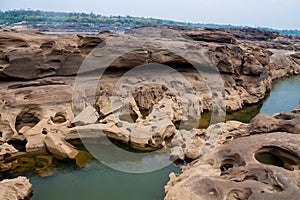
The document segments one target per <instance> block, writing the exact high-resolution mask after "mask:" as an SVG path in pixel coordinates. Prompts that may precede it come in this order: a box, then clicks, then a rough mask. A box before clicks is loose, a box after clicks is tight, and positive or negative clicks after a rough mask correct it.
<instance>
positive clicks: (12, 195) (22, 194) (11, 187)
mask: <svg viewBox="0 0 300 200" xmlns="http://www.w3.org/2000/svg"><path fill="white" fill-rule="evenodd" d="M31 193H32V185H31V183H30V182H29V180H28V179H27V178H26V177H23V176H19V177H17V178H14V179H4V180H2V181H1V182H0V199H3V200H6V199H7V200H8V199H9V200H23V199H29V198H30V195H31Z"/></svg>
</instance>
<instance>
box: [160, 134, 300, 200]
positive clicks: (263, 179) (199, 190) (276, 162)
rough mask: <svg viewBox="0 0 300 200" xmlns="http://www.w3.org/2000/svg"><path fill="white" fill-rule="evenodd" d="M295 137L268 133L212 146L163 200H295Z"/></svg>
mask: <svg viewBox="0 0 300 200" xmlns="http://www.w3.org/2000/svg"><path fill="white" fill-rule="evenodd" d="M299 142H300V138H299V137H298V135H296V136H295V135H292V134H287V133H270V134H267V135H254V136H249V137H244V138H239V139H235V140H233V141H231V142H229V143H228V144H225V145H221V146H218V147H216V148H215V149H214V150H213V151H212V152H211V153H210V154H209V155H207V156H205V157H204V158H202V159H201V160H199V161H198V162H194V163H193V164H191V165H190V166H188V167H187V169H185V170H184V171H183V173H182V174H181V175H179V176H173V175H172V176H170V178H171V180H170V181H169V183H168V185H167V186H166V187H165V190H166V196H165V199H166V200H167V199H183V200H185V199H285V198H289V199H295V200H296V199H298V197H299V195H300V190H299V188H298V187H297V185H299V176H298V173H299V165H300V158H299V156H298V155H299V153H300V152H299V151H300V149H299V145H298V144H299Z"/></svg>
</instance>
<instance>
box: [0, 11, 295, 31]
mask: <svg viewBox="0 0 300 200" xmlns="http://www.w3.org/2000/svg"><path fill="white" fill-rule="evenodd" d="M21 22H23V23H27V24H33V25H34V24H37V23H45V24H49V25H55V24H63V23H77V24H85V23H88V24H93V25H95V26H104V27H105V26H111V25H113V26H120V27H122V26H129V27H134V26H141V25H153V24H158V25H161V24H166V25H179V26H190V27H210V28H249V26H233V25H229V24H228V25H219V24H204V23H186V22H176V21H172V20H163V19H155V18H144V17H132V16H102V15H99V14H94V13H89V14H88V13H66V12H52V11H40V10H31V9H28V10H10V11H0V25H2V26H9V25H13V24H16V23H21ZM258 29H261V30H267V31H277V32H280V33H281V34H297V35H300V30H276V29H271V28H262V27H258Z"/></svg>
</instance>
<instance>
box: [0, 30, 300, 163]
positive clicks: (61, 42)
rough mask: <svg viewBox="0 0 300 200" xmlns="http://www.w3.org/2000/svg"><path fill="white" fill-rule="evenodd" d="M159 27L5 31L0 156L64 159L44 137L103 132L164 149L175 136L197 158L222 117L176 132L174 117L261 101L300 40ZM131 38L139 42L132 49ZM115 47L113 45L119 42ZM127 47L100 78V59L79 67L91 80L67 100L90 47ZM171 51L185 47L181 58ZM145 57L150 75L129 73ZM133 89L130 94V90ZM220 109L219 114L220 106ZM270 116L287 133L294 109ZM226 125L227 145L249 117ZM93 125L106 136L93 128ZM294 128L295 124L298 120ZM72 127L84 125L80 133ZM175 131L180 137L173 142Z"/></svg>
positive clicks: (0, 49)
mask: <svg viewBox="0 0 300 200" xmlns="http://www.w3.org/2000/svg"><path fill="white" fill-rule="evenodd" d="M159 28H160V29H156V28H153V27H150V28H148V29H145V30H143V29H132V30H129V31H127V32H126V33H125V35H124V36H122V35H117V34H114V33H110V32H103V33H99V34H95V35H77V34H73V35H45V34H42V33H38V32H32V31H21V32H17V31H13V30H6V29H1V30H0V78H1V80H0V94H1V95H0V96H1V97H0V114H1V115H0V141H1V145H3V147H1V148H2V149H1V158H2V159H4V158H5V157H9V156H12V157H14V156H18V155H19V154H20V153H21V154H22V153H33V152H36V151H42V152H47V151H49V150H50V149H51V150H50V152H52V153H54V152H55V153H54V154H61V157H63V158H65V157H68V158H73V157H74V156H73V154H72V155H68V153H66V152H64V151H65V150H66V149H64V148H63V149H60V150H59V151H58V152H56V151H55V150H54V149H55V147H54V146H55V145H53V144H56V143H55V142H56V141H53V143H51V142H50V141H51V140H52V139H53V138H57V139H58V140H59V141H61V144H65V145H66V146H68V147H70V145H68V143H67V141H66V140H74V139H78V138H79V137H80V136H82V137H84V138H91V139H95V138H98V139H99V138H101V137H105V136H108V137H109V138H111V139H113V140H118V141H121V142H123V143H125V144H128V145H131V146H132V147H134V148H136V149H139V150H155V149H158V148H162V147H164V146H166V145H167V144H168V142H169V140H170V139H172V138H173V137H174V138H175V139H174V140H173V141H172V142H171V146H172V145H173V144H174V145H173V146H172V147H175V148H174V149H173V153H172V155H173V159H183V158H188V159H195V158H197V157H199V155H200V154H201V152H198V150H197V148H196V149H195V147H196V146H197V145H200V144H202V143H204V144H206V146H207V147H205V148H206V149H210V148H212V147H213V146H214V144H211V143H210V142H209V141H210V138H209V137H207V135H209V134H208V132H209V131H214V132H217V133H218V134H217V135H224V133H222V131H219V130H221V129H220V127H218V126H219V125H218V126H215V127H214V128H213V127H211V128H210V129H208V130H195V131H185V130H180V131H178V130H177V129H178V126H177V125H178V124H180V123H181V122H186V121H188V120H190V119H191V118H196V117H197V116H198V115H199V114H200V113H201V112H203V111H209V110H212V105H213V104H214V103H215V102H214V101H213V98H212V97H214V96H218V97H221V96H222V97H223V96H224V95H225V96H224V99H225V100H224V101H222V102H224V103H225V107H226V108H227V109H229V110H232V111H233V110H237V109H240V108H242V107H243V105H245V104H253V103H257V102H259V101H260V100H261V99H263V98H264V97H265V94H266V92H267V91H268V90H270V89H271V84H272V80H273V79H276V78H281V77H284V76H288V75H293V74H298V73H299V71H300V65H299V63H300V56H299V49H300V47H299V46H300V45H299V44H300V42H299V39H297V38H291V37H288V36H284V35H279V34H277V33H271V32H264V31H258V30H254V29H253V30H252V29H249V30H248V29H245V30H238V29H203V28H201V29H193V30H191V29H180V30H178V31H177V32H174V30H176V27H173V28H171V29H172V31H170V30H168V29H165V28H164V27H159ZM161 28H162V29H161ZM169 28H170V27H169ZM151 31H153V32H155V34H151V33H152V32H151ZM112 38H113V39H115V40H114V41H115V43H113V44H108V46H107V47H103V44H102V47H100V48H99V49H96V50H94V51H93V49H94V48H95V47H96V46H97V45H98V44H101V43H102V42H103V41H105V40H106V42H107V40H108V39H112ZM128 41H135V42H136V43H134V42H128ZM107 43H108V42H107ZM137 44H138V45H140V46H139V48H134V47H136V45H137ZM144 44H145V46H143V45H144ZM109 45H111V46H109ZM115 45H117V46H118V45H119V46H118V48H116V46H115ZM110 47H111V48H112V49H109V48H110ZM166 47H169V48H168V49H167V48H166ZM101 48H103V49H101ZM105 48H106V49H105ZM130 48H134V49H133V50H132V51H130V52H127V53H125V54H122V55H121V56H119V57H116V59H115V60H114V61H113V62H112V63H110V66H109V68H108V69H107V70H106V71H105V73H104V74H103V75H102V77H101V80H98V79H99V77H98V76H96V75H97V72H98V71H97V70H99V68H98V67H99V66H101V62H100V63H96V64H97V65H93V66H94V67H92V68H87V69H83V70H81V71H80V72H79V75H83V77H86V78H87V79H86V80H85V81H84V84H85V85H86V86H87V87H86V88H87V90H82V91H81V92H82V94H84V95H82V96H81V98H79V99H77V100H78V101H79V102H78V103H75V104H73V105H72V100H74V99H76V98H75V96H76V95H77V94H73V90H74V87H75V83H74V81H75V78H76V74H77V73H78V69H79V67H80V66H81V64H82V62H83V60H84V59H85V58H87V55H88V54H89V53H91V52H92V53H91V54H89V55H90V56H95V57H96V58H98V59H100V60H101V59H105V58H106V57H107V56H111V55H116V56H117V55H118V53H120V52H122V50H124V49H130ZM100 50H101V51H100ZM110 50H112V51H110ZM176 52H181V53H182V54H181V55H180V56H179V55H178V54H176ZM188 54H189V55H194V56H195V57H196V58H199V57H200V58H205V59H204V60H205V63H206V65H201V66H200V71H201V73H198V72H197V71H196V70H195V69H193V67H192V64H193V63H189V61H188V60H187V59H185V57H188ZM203 55H205V57H203ZM96 61H97V60H96ZM206 61H209V62H206ZM199 62H202V61H199ZM151 63H158V64H164V65H168V66H169V67H170V68H171V69H173V70H174V71H171V73H166V72H165V71H162V70H161V71H152V72H151V70H154V68H153V69H152V67H153V65H151ZM208 63H210V64H208ZM92 64H93V63H92ZM94 64H95V63H94ZM143 64H148V65H146V67H148V70H149V68H150V71H147V70H146V72H147V74H148V77H149V80H150V81H149V80H148V79H147V80H146V78H148V77H147V76H146V75H145V74H142V73H132V74H130V73H127V72H128V71H130V70H131V69H134V67H135V66H137V65H143ZM102 67H103V66H102ZM214 67H216V69H218V71H219V73H220V74H219V75H220V76H219V81H221V83H222V89H224V90H222V91H221V90H219V89H220V88H213V87H212V88H210V85H209V84H208V80H210V79H211V80H210V81H212V82H214V81H215V79H214V78H215V77H213V76H211V73H212V72H214V73H216V71H214V70H212V69H213V68H214ZM138 72H139V71H138ZM175 72H178V73H179V74H181V75H182V77H184V79H185V80H186V82H183V81H182V79H183V78H182V77H181V78H180V77H179V78H178V77H176V76H175V75H176V73H175ZM167 75H169V76H170V78H169V80H170V81H169V82H166V83H164V84H161V83H160V82H159V81H158V80H159V78H164V77H166V76H167ZM205 76H206V77H205ZM120 80H121V82H119V81H120ZM94 82H97V83H99V84H98V85H97V87H96V89H95V91H92V89H91V90H88V89H89V88H88V86H89V85H91V83H94ZM116 88H117V89H116ZM129 90H130V92H131V93H130V94H131V96H128V94H129ZM118 100H119V101H118ZM124 102H125V103H124ZM219 111H221V112H225V109H223V108H221V109H219ZM73 113H75V116H74V114H73ZM273 118H274V120H273V121H274V122H275V121H277V120H279V119H280V120H281V118H285V120H284V122H281V124H280V123H279V125H278V124H276V123H275V126H276V128H273V129H274V131H275V130H276V131H291V128H290V126H292V125H293V124H294V123H297V120H296V119H294V118H293V117H292V116H274V117H272V119H273ZM295 120H296V121H295ZM225 126H228V127H227V128H225V129H224V130H227V129H228V131H227V132H228V134H229V135H228V136H226V137H225V136H224V140H223V142H224V143H226V141H227V140H228V138H229V139H233V138H235V137H236V136H237V135H244V134H248V132H247V131H246V130H247V129H248V125H245V124H238V123H236V122H232V123H231V124H229V123H227V124H226V125H225ZM277 126H278V127H277ZM257 127H258V126H257ZM262 127H263V126H262ZM195 128H198V127H197V125H196V126H195ZM99 129H100V130H102V131H103V132H104V133H105V134H104V135H101V134H96V133H97V130H99ZM232 129H234V130H235V133H234V134H233V131H232ZM273 129H272V130H273ZM293 129H294V130H293V131H294V132H297V130H298V127H294V128H293ZM76 130H80V133H81V135H80V134H78V133H77V132H76ZM253 131H254V130H253ZM260 132H262V129H261V130H260ZM50 133H51V134H52V135H51V134H50ZM56 133H57V135H55V134H56ZM48 134H50V136H51V137H50V136H49V135H48ZM230 134H232V135H230ZM225 135H226V134H225ZM222 137H223V136H222ZM176 138H177V139H178V138H179V139H178V141H177V142H176V140H177V139H176ZM180 138H181V139H180ZM54 140H55V139H54ZM186 141H189V143H188V145H187V146H184V145H183V146H182V145H181V144H182V142H183V143H184V142H186ZM176 143H178V144H180V145H176ZM50 144H51V145H50ZM5 145H6V146H5ZM7 145H11V146H7ZM70 148H72V150H71V152H73V150H74V152H77V149H76V148H73V147H70ZM205 148H204V150H205ZM205 151H206V150H205ZM74 155H75V153H74ZM177 155H178V156H177ZM75 157H76V156H75Z"/></svg>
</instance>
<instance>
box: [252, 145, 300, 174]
mask: <svg viewBox="0 0 300 200" xmlns="http://www.w3.org/2000/svg"><path fill="white" fill-rule="evenodd" d="M254 157H255V159H256V160H257V161H258V162H260V163H262V164H267V165H274V166H277V167H282V168H284V169H287V170H290V171H294V170H296V169H297V170H299V169H300V168H299V166H300V158H299V157H298V156H296V155H294V154H292V153H291V152H290V151H287V150H285V149H282V148H280V147H276V146H267V147H263V148H261V149H259V150H258V151H256V152H255V154H254Z"/></svg>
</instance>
